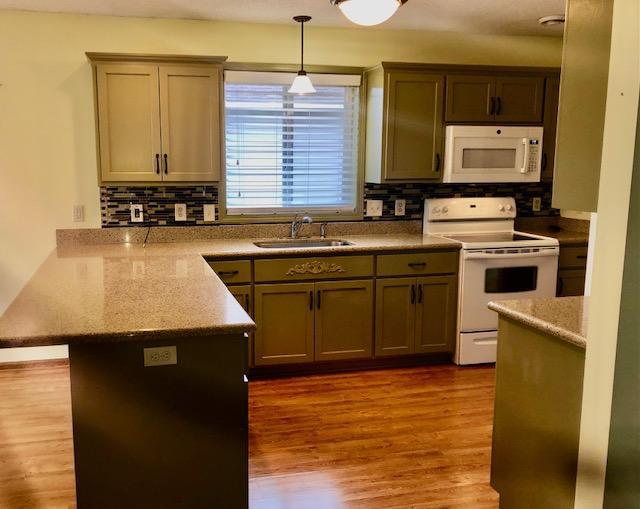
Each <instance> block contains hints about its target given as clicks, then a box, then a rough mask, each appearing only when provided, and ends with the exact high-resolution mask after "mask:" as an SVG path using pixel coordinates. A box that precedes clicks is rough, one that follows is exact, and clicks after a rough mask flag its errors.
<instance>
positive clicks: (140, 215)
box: [131, 205, 144, 223]
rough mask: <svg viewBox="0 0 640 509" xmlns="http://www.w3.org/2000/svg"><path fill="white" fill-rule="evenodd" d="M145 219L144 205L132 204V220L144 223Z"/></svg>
mask: <svg viewBox="0 0 640 509" xmlns="http://www.w3.org/2000/svg"><path fill="white" fill-rule="evenodd" d="M143 221H144V211H143V209H142V205H131V222H132V223H142V222H143Z"/></svg>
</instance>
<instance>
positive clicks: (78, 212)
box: [73, 205, 84, 223]
mask: <svg viewBox="0 0 640 509" xmlns="http://www.w3.org/2000/svg"><path fill="white" fill-rule="evenodd" d="M73 222H74V223H82V222H84V205H74V206H73Z"/></svg>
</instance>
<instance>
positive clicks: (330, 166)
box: [225, 71, 361, 216]
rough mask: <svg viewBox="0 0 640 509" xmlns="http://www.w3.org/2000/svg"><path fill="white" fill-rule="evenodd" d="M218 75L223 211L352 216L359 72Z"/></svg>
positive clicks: (356, 186)
mask: <svg viewBox="0 0 640 509" xmlns="http://www.w3.org/2000/svg"><path fill="white" fill-rule="evenodd" d="M293 78H294V75H292V74H289V73H266V72H241V71H227V72H226V73H225V131H226V132H225V143H226V180H225V200H226V202H225V203H226V213H227V215H228V216H234V215H262V216H265V215H274V214H275V215H278V214H280V215H283V216H291V215H294V214H296V213H299V212H309V213H316V214H319V215H332V214H335V215H339V214H345V215H351V216H353V214H354V213H356V211H358V210H359V207H358V206H357V204H358V201H359V196H360V193H359V192H358V189H359V186H360V185H361V183H360V182H359V179H358V174H359V172H358V123H359V106H360V105H359V99H360V77H359V76H345V75H335V76H333V75H315V76H312V80H313V81H314V85H315V87H316V90H317V93H315V94H311V95H293V94H289V93H288V92H287V91H288V89H289V86H290V85H291V82H292V81H293Z"/></svg>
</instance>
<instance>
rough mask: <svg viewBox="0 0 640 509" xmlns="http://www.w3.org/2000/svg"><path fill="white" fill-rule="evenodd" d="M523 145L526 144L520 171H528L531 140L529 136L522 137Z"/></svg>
mask: <svg viewBox="0 0 640 509" xmlns="http://www.w3.org/2000/svg"><path fill="white" fill-rule="evenodd" d="M522 145H524V150H523V151H522V166H521V168H520V173H527V163H528V162H529V140H528V139H527V138H522Z"/></svg>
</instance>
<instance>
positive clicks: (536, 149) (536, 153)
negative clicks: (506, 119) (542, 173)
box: [525, 138, 540, 172]
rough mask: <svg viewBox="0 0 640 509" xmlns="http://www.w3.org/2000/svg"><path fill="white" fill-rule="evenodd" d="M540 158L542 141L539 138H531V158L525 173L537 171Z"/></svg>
mask: <svg viewBox="0 0 640 509" xmlns="http://www.w3.org/2000/svg"><path fill="white" fill-rule="evenodd" d="M539 158H540V140H538V138H529V158H528V160H527V162H526V165H527V166H526V169H525V171H527V172H530V171H536V170H537V169H538V160H539Z"/></svg>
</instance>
